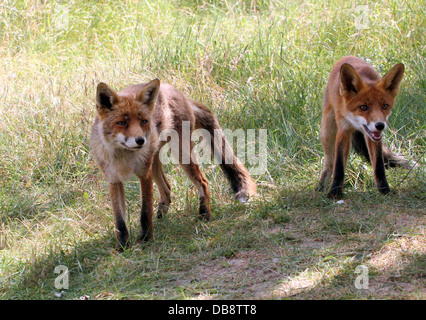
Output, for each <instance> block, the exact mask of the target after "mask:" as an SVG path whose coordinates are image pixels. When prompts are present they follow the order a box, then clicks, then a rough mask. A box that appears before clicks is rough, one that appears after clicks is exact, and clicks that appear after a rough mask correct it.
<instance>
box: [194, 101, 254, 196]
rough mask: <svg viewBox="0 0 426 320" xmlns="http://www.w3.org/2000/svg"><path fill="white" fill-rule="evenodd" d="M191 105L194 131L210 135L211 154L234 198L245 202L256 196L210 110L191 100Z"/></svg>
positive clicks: (247, 174) (251, 179) (246, 174)
mask: <svg viewBox="0 0 426 320" xmlns="http://www.w3.org/2000/svg"><path fill="white" fill-rule="evenodd" d="M191 103H192V109H193V111H194V114H195V129H199V128H202V129H206V130H207V131H208V132H209V133H210V137H211V148H212V152H213V151H214V155H215V156H216V159H217V160H218V162H219V163H220V168H221V169H222V171H223V173H224V174H225V176H226V178H227V179H228V181H229V182H230V184H231V188H232V191H233V192H234V193H235V198H236V199H237V200H238V201H240V202H247V200H248V198H249V197H251V196H254V195H256V189H257V187H256V183H255V182H254V180H253V178H252V177H251V176H250V174H249V172H248V170H247V168H246V167H245V166H244V165H243V164H242V163H241V161H240V160H239V159H238V158H237V157H236V156H235V154H234V152H233V151H232V148H231V147H230V146H229V143H228V141H227V140H226V138H225V135H224V134H223V132H222V128H221V127H220V125H219V122H218V121H217V119H216V117H215V116H214V115H213V113H212V112H211V111H210V109H209V108H207V107H206V106H205V105H203V104H201V103H199V102H196V101H192V100H191Z"/></svg>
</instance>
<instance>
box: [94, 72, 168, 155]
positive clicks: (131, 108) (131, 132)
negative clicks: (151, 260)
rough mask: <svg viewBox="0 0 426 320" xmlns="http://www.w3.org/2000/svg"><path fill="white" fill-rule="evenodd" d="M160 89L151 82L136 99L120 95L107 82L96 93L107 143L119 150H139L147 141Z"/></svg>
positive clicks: (97, 105)
mask: <svg viewBox="0 0 426 320" xmlns="http://www.w3.org/2000/svg"><path fill="white" fill-rule="evenodd" d="M159 89H160V81H159V80H158V79H155V80H152V81H151V82H149V83H147V84H146V85H145V86H143V87H142V88H141V89H140V90H139V92H137V93H136V95H135V96H121V95H119V94H117V93H116V92H115V91H114V90H113V89H111V88H110V87H109V86H108V85H107V84H105V83H102V82H101V83H99V84H98V87H97V90H96V109H97V112H98V117H99V119H100V120H101V123H102V132H103V137H104V138H105V140H106V141H107V142H108V143H109V144H111V145H113V146H114V147H116V148H122V149H126V150H130V151H137V150H140V149H142V148H143V147H144V145H146V144H147V141H148V135H149V132H150V127H151V116H152V113H153V111H154V107H155V101H156V100H157V96H158V93H159Z"/></svg>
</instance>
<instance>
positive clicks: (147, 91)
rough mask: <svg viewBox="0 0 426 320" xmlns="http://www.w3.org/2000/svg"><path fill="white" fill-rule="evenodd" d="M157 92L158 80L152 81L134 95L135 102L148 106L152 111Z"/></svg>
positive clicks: (158, 89) (158, 87) (158, 90)
mask: <svg viewBox="0 0 426 320" xmlns="http://www.w3.org/2000/svg"><path fill="white" fill-rule="evenodd" d="M159 92H160V80H158V79H154V80H152V81H150V82H148V83H147V84H146V85H144V86H143V88H142V89H141V90H140V91H139V92H138V94H137V95H136V98H135V100H136V101H139V102H140V103H142V104H146V105H148V106H150V107H151V109H154V106H155V101H156V100H157V97H158V93H159Z"/></svg>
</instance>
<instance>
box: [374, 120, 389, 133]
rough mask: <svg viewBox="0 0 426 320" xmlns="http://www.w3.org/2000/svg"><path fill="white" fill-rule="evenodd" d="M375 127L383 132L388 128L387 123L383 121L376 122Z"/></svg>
mask: <svg viewBox="0 0 426 320" xmlns="http://www.w3.org/2000/svg"><path fill="white" fill-rule="evenodd" d="M375 127H376V129H377V130H379V131H383V130H384V129H385V128H386V123H384V122H381V121H379V122H376V124H375Z"/></svg>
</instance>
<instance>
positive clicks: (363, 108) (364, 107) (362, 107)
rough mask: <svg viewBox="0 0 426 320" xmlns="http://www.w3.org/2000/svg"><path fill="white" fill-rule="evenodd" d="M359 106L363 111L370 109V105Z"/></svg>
mask: <svg viewBox="0 0 426 320" xmlns="http://www.w3.org/2000/svg"><path fill="white" fill-rule="evenodd" d="M359 108H360V109H361V110H362V111H367V110H368V107H367V106H366V105H365V104H363V105H362V106H359Z"/></svg>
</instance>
